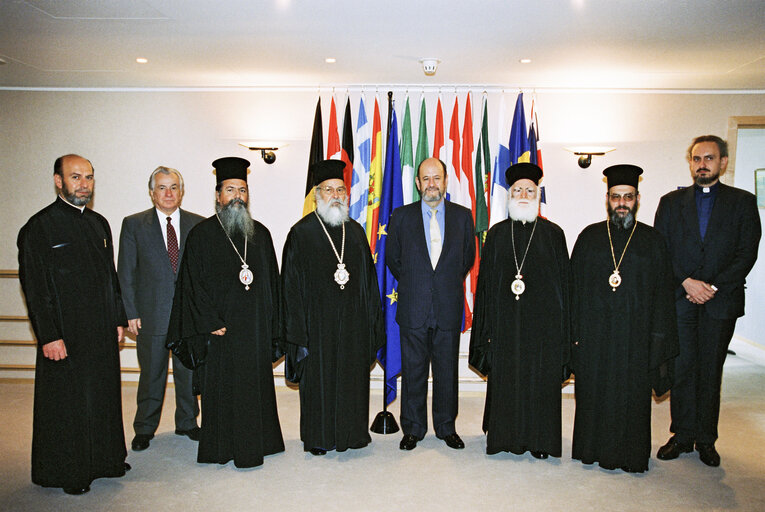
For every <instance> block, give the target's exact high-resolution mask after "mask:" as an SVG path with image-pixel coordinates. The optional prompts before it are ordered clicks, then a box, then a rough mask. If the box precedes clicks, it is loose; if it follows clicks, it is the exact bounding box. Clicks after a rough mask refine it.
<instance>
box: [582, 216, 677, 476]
mask: <svg viewBox="0 0 765 512" xmlns="http://www.w3.org/2000/svg"><path fill="white" fill-rule="evenodd" d="M630 231H631V230H619V229H617V228H615V227H614V226H613V225H612V226H611V235H612V239H613V246H614V254H615V257H616V261H617V263H618V261H619V258H620V256H621V254H622V251H623V250H624V247H625V244H626V243H627V240H628V238H629V235H630ZM613 271H614V263H613V259H612V257H611V249H610V247H609V241H608V232H607V230H606V222H605V221H604V222H599V223H597V224H592V225H590V226H588V227H587V228H585V229H584V231H582V233H581V234H580V235H579V238H578V239H577V241H576V245H575V246H574V250H573V252H572V254H571V272H572V276H573V280H572V314H571V320H572V339H573V340H574V343H575V345H574V346H573V347H572V354H571V359H572V369H573V371H574V373H575V375H576V380H575V383H576V417H575V420H574V440H573V448H572V456H573V458H574V459H579V460H581V461H582V462H584V463H585V464H592V463H595V462H598V463H599V464H600V466H602V467H604V468H606V469H617V468H625V467H626V468H629V469H630V470H632V471H645V470H646V469H648V459H649V457H650V452H651V389H652V388H653V389H654V390H656V393H657V394H658V395H661V394H663V393H665V392H666V391H667V390H668V389H669V387H670V385H671V377H670V376H669V375H668V374H667V366H668V365H667V362H668V361H669V360H671V359H672V358H673V357H675V356H676V355H677V352H678V344H677V326H676V324H675V308H674V295H673V292H674V289H673V282H672V267H671V266H670V260H669V256H668V253H667V250H666V247H665V244H664V241H663V239H662V238H661V235H660V234H659V232H658V231H656V230H655V229H653V228H652V227H650V226H647V225H646V224H643V223H640V222H639V223H638V225H637V228H636V229H635V233H634V235H633V236H632V241H631V242H630V243H629V246H628V247H627V252H626V254H625V255H624V259H623V260H622V263H621V266H620V267H619V274H620V275H621V278H622V282H621V285H620V286H618V287H617V288H616V290H615V291H614V290H613V289H612V286H611V285H610V284H609V276H610V275H611V274H612V273H613Z"/></svg>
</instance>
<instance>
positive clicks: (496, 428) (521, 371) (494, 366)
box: [469, 218, 570, 457]
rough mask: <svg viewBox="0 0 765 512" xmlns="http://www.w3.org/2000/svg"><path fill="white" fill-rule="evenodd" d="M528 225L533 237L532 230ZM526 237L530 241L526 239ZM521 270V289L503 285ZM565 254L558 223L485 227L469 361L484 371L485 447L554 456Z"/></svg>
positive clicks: (563, 349)
mask: <svg viewBox="0 0 765 512" xmlns="http://www.w3.org/2000/svg"><path fill="white" fill-rule="evenodd" d="M532 231H533V236H532ZM529 239H531V242H530V243H529ZM513 241H514V242H515V255H516V258H517V261H518V264H519V265H520V264H521V262H522V261H523V259H524V253H525V251H526V248H527V247H528V254H527V255H526V256H525V261H524V262H523V267H522V269H521V275H522V276H523V282H524V284H525V285H526V288H525V291H524V292H523V293H522V294H521V295H520V296H519V298H518V300H516V298H515V297H516V295H515V294H514V293H513V292H512V290H511V284H512V282H513V280H515V275H516V274H517V269H516V266H515V259H514V258H513ZM569 345H570V338H569V261H568V249H567V248H566V238H565V235H564V234H563V230H561V229H560V227H558V226H557V225H556V224H553V223H552V222H550V221H548V220H546V219H542V218H538V219H537V220H536V227H535V225H534V223H529V222H527V223H525V224H524V223H522V222H518V221H512V220H505V221H503V222H500V223H499V224H497V225H496V226H494V227H492V228H491V229H490V230H489V232H488V234H487V236H486V244H485V245H484V249H483V252H482V254H481V268H480V272H479V274H478V291H477V293H476V297H475V308H474V312H473V328H472V331H471V335H470V358H469V361H470V364H471V365H472V366H473V367H474V368H476V369H477V370H478V371H480V372H481V373H483V374H484V375H487V376H488V385H487V390H486V406H485V408H484V416H483V430H484V432H486V434H487V435H486V452H487V453H489V454H492V453H497V452H500V451H510V452H512V453H516V454H522V453H524V452H526V451H538V452H544V453H547V454H549V455H552V456H554V457H560V455H561V392H560V388H561V377H562V374H563V367H564V366H565V365H566V363H567V362H568V356H569Z"/></svg>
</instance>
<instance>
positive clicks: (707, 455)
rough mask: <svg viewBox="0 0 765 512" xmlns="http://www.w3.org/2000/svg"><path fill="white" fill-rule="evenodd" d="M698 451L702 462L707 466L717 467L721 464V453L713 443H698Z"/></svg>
mask: <svg viewBox="0 0 765 512" xmlns="http://www.w3.org/2000/svg"><path fill="white" fill-rule="evenodd" d="M696 451H697V452H699V458H700V459H701V462H703V463H704V464H706V465H707V466H712V467H713V468H716V467H717V466H719V465H720V454H719V453H717V450H715V445H713V444H712V443H696Z"/></svg>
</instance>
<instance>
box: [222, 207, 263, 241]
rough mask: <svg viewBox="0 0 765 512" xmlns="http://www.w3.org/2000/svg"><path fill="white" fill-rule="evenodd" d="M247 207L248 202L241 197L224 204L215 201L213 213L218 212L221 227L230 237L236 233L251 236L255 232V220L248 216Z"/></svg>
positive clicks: (246, 236)
mask: <svg viewBox="0 0 765 512" xmlns="http://www.w3.org/2000/svg"><path fill="white" fill-rule="evenodd" d="M247 207H248V204H247V203H245V202H244V201H242V200H241V199H232V200H231V201H229V202H228V204H226V205H224V206H221V205H220V204H219V203H218V202H217V201H216V202H215V213H217V214H218V218H219V219H220V222H221V224H223V229H224V230H226V233H227V234H228V236H230V237H231V238H234V237H235V236H237V235H241V236H242V237H243V238H252V236H253V235H254V234H255V221H253V220H252V217H250V212H249V210H248V209H247Z"/></svg>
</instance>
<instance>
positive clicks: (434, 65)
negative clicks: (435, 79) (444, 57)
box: [420, 57, 441, 76]
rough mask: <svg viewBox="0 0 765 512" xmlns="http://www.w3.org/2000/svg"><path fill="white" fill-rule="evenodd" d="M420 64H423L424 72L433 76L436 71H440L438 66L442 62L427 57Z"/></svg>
mask: <svg viewBox="0 0 765 512" xmlns="http://www.w3.org/2000/svg"><path fill="white" fill-rule="evenodd" d="M420 63H421V64H422V71H423V72H424V73H425V74H426V75H427V76H433V75H435V74H436V69H438V64H440V63H441V61H440V60H438V59H436V58H433V57H425V58H422V59H420Z"/></svg>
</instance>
